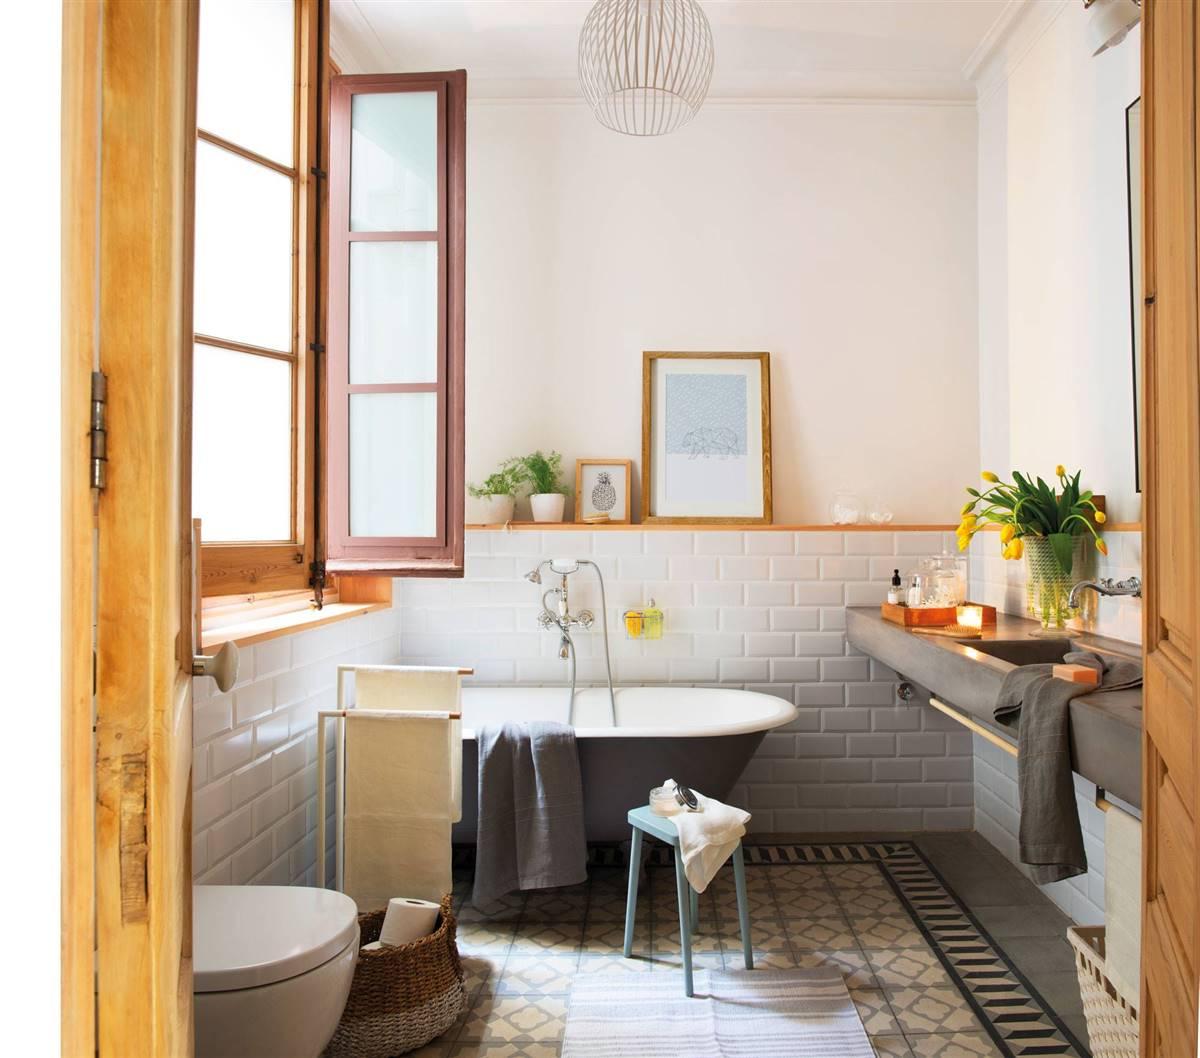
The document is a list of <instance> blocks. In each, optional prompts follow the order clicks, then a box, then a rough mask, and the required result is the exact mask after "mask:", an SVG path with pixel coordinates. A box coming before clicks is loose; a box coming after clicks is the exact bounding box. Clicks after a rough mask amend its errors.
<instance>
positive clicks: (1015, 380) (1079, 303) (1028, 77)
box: [979, 3, 1141, 521]
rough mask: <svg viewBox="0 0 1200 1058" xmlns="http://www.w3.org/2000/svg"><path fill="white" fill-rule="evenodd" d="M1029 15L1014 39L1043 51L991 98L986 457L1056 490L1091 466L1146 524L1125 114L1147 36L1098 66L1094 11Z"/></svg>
mask: <svg viewBox="0 0 1200 1058" xmlns="http://www.w3.org/2000/svg"><path fill="white" fill-rule="evenodd" d="M1030 12H1031V13H1030V15H1029V16H1028V19H1027V24H1028V25H1029V26H1032V25H1033V24H1035V23H1036V25H1037V28H1036V31H1035V30H1034V29H1032V28H1026V27H1019V28H1018V30H1017V31H1016V32H1015V34H1014V36H1015V37H1016V38H1017V39H1018V40H1020V39H1021V30H1022V28H1025V29H1026V32H1027V34H1028V35H1029V36H1030V37H1031V38H1032V39H1027V40H1025V42H1024V44H1023V45H1021V46H1017V47H1014V48H1011V49H1009V51H1008V52H1007V53H1002V54H1001V55H999V56H997V58H996V59H995V60H994V64H993V69H992V70H990V71H988V72H986V73H985V75H984V77H983V79H982V81H981V86H980V101H979V282H980V290H979V351H980V371H979V378H980V393H979V411H980V424H981V426H980V456H981V460H982V462H983V465H984V466H986V467H990V468H992V469H994V470H996V471H997V472H1001V473H1006V472H1007V471H1009V470H1011V469H1013V468H1014V467H1015V468H1017V469H1028V470H1030V471H1032V472H1034V473H1038V474H1042V475H1043V476H1046V477H1047V478H1048V477H1049V475H1050V474H1051V473H1052V472H1053V468H1054V465H1055V464H1056V463H1060V462H1061V463H1065V464H1066V465H1067V466H1068V467H1082V468H1083V470H1084V478H1085V481H1086V483H1087V485H1088V486H1089V487H1091V488H1092V489H1094V490H1095V491H1096V492H1101V493H1104V494H1106V495H1107V497H1108V504H1109V507H1108V509H1109V513H1110V514H1111V515H1112V516H1113V517H1114V518H1115V519H1116V520H1119V521H1137V520H1138V519H1139V518H1140V516H1141V502H1140V498H1139V497H1138V495H1137V494H1136V492H1135V485H1134V441H1133V390H1132V365H1131V356H1132V353H1131V347H1130V305H1129V242H1128V238H1129V234H1128V221H1127V216H1128V211H1127V208H1126V164H1125V108H1126V107H1127V106H1128V105H1129V104H1130V103H1132V102H1133V100H1134V99H1136V98H1137V96H1138V94H1139V91H1140V89H1139V76H1140V61H1139V55H1140V48H1141V38H1140V30H1137V29H1135V30H1134V31H1133V32H1132V33H1130V34H1129V36H1128V37H1127V38H1126V40H1125V41H1124V43H1122V44H1121V45H1120V46H1118V47H1117V48H1113V49H1109V51H1107V52H1105V53H1103V54H1102V55H1100V56H1098V57H1096V58H1093V57H1092V54H1091V50H1092V49H1091V46H1090V43H1089V37H1088V32H1087V30H1088V25H1087V23H1088V20H1089V17H1090V16H1089V13H1088V12H1087V11H1086V10H1085V9H1084V7H1083V5H1082V4H1078V3H1071V4H1063V5H1060V6H1054V5H1031V9H1030ZM1037 20H1043V21H1042V22H1037ZM1045 22H1048V23H1049V24H1048V25H1045V24H1044V23H1045Z"/></svg>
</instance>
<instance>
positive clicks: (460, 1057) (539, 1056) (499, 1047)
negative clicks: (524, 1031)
mask: <svg viewBox="0 0 1200 1058" xmlns="http://www.w3.org/2000/svg"><path fill="white" fill-rule="evenodd" d="M559 1053H560V1051H559V1045H558V1043H557V1042H553V1043H540V1042H534V1041H529V1042H524V1043H479V1042H474V1043H472V1042H467V1043H460V1044H457V1045H456V1046H455V1047H452V1048H451V1049H450V1051H448V1052H447V1055H446V1058H558V1056H559Z"/></svg>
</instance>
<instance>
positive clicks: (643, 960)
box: [575, 949, 653, 974]
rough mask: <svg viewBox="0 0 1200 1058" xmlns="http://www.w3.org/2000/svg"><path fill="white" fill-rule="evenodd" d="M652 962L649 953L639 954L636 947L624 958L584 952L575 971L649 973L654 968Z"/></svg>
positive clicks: (582, 972) (587, 972) (579, 972)
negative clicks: (630, 954) (628, 956)
mask: <svg viewBox="0 0 1200 1058" xmlns="http://www.w3.org/2000/svg"><path fill="white" fill-rule="evenodd" d="M652 962H653V960H652V959H651V958H650V956H649V955H646V954H641V955H639V954H638V952H637V951H636V949H635V951H634V953H633V955H632V956H631V957H630V958H628V959H625V958H622V957H621V956H619V955H587V954H584V955H582V956H580V959H579V966H578V967H577V968H576V970H575V973H576V974H600V973H649V972H650V970H651V968H652V965H651V964H652Z"/></svg>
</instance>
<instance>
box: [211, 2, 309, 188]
mask: <svg viewBox="0 0 1200 1058" xmlns="http://www.w3.org/2000/svg"><path fill="white" fill-rule="evenodd" d="M198 65H199V70H198V72H197V78H198V82H197V88H196V124H197V125H199V126H200V128H202V129H204V131H205V132H211V133H212V134H213V135H215V136H220V137H221V138H222V139H225V140H229V141H230V142H231V143H236V144H237V145H238V146H239V147H245V148H247V149H248V150H251V151H254V152H255V153H256V154H262V155H265V156H266V157H268V158H270V159H272V160H273V161H276V162H279V163H280V164H282V165H287V166H291V165H293V164H294V159H293V157H292V154H293V152H292V124H293V120H294V112H295V106H296V103H295V92H296V12H295V7H294V4H293V0H254V2H253V3H247V2H246V0H201V3H200V55H199V63H198Z"/></svg>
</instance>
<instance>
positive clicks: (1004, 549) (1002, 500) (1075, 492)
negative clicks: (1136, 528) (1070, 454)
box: [958, 463, 1108, 574]
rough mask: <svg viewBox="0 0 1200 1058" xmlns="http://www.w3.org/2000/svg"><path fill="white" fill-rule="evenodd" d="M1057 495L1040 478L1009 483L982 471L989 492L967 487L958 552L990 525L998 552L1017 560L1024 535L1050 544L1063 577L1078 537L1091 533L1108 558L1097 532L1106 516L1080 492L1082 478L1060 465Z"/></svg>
mask: <svg viewBox="0 0 1200 1058" xmlns="http://www.w3.org/2000/svg"><path fill="white" fill-rule="evenodd" d="M1054 473H1055V476H1056V477H1057V478H1058V488H1057V491H1056V490H1055V489H1052V488H1051V487H1050V486H1049V485H1047V484H1046V482H1045V481H1043V480H1042V479H1041V478H1032V477H1031V476H1030V475H1027V474H1019V473H1017V471H1015V470H1014V471H1013V472H1012V477H1013V480H1012V482H1011V483H1009V482H1007V481H1001V480H1000V478H999V477H998V476H997V475H995V474H993V473H992V472H991V471H990V470H985V471H984V472H983V475H982V476H983V480H984V481H986V482H987V483H988V485H989V486H990V487H989V488H987V489H985V490H984V491H983V492H980V491H979V490H978V489H967V493H968V495H969V496H970V497H971V499H970V500H969V501H968V502H967V503H965V504H963V509H962V522H961V524H960V525H959V527H958V549H959V550H960V551H965V550H966V549H967V546H968V545H969V544H970V542H971V539H972V538H973V537H974V535H975V534H976V533H977V532H978V531H979V530H980V529H981V528H982V527H983V526H984V525H985V524H987V523H988V522H991V523H993V524H995V525H999V526H1000V553H1001V554H1002V555H1003V556H1004V557H1005V558H1010V559H1017V558H1020V557H1021V556H1022V555H1023V554H1024V553H1025V543H1024V540H1023V538H1025V537H1037V538H1042V539H1044V540H1046V541H1047V542H1048V543H1049V546H1050V549H1051V551H1052V553H1053V555H1054V558H1055V559H1056V560H1057V562H1058V565H1059V567H1060V568H1061V570H1062V572H1063V573H1064V574H1069V573H1070V572H1071V569H1072V566H1073V564H1074V553H1075V538H1076V537H1079V536H1083V535H1085V534H1088V533H1090V534H1091V536H1092V540H1093V543H1094V544H1095V547H1096V550H1097V551H1099V552H1100V553H1101V554H1102V555H1107V554H1108V547H1107V546H1106V545H1105V543H1104V541H1103V540H1102V539H1101V538H1100V534H1099V533H1098V532H1097V531H1096V526H1097V525H1103V524H1104V521H1105V516H1104V512H1103V511H1102V510H1100V509H1099V508H1098V507H1097V506H1096V504H1095V503H1094V502H1093V500H1092V496H1093V493H1092V492H1091V491H1090V490H1088V491H1083V492H1081V491H1080V489H1079V477H1080V474H1082V471H1076V472H1075V475H1074V477H1072V476H1070V475H1068V474H1067V471H1066V468H1065V467H1064V466H1063V465H1062V464H1061V463H1060V464H1059V465H1058V466H1056V467H1055V468H1054ZM1093 523H1094V524H1093Z"/></svg>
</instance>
